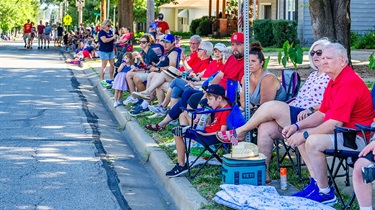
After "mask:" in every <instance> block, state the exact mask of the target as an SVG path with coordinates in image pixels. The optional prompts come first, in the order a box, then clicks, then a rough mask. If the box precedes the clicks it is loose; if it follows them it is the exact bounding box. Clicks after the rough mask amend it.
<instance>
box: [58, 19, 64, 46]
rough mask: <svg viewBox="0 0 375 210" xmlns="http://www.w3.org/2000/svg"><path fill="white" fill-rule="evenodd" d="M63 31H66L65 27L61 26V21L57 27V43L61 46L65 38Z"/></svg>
mask: <svg viewBox="0 0 375 210" xmlns="http://www.w3.org/2000/svg"><path fill="white" fill-rule="evenodd" d="M63 31H64V28H63V27H62V26H61V23H59V26H58V27H57V44H58V46H59V47H61V42H62V39H63Z"/></svg>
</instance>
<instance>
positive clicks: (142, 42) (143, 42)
mask: <svg viewBox="0 0 375 210" xmlns="http://www.w3.org/2000/svg"><path fill="white" fill-rule="evenodd" d="M139 43H140V44H146V43H147V41H139Z"/></svg>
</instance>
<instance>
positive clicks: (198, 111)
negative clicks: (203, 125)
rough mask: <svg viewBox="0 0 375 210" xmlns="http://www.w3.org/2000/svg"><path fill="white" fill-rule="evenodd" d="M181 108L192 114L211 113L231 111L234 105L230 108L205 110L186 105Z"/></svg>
mask: <svg viewBox="0 0 375 210" xmlns="http://www.w3.org/2000/svg"><path fill="white" fill-rule="evenodd" d="M181 110H183V111H187V112H190V113H192V114H195V115H197V114H211V113H217V112H224V111H229V110H232V107H229V108H221V109H214V110H204V109H203V108H198V109H187V108H184V107H181Z"/></svg>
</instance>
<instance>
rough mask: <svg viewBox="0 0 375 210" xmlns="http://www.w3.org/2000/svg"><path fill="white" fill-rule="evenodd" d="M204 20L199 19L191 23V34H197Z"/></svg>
mask: <svg viewBox="0 0 375 210" xmlns="http://www.w3.org/2000/svg"><path fill="white" fill-rule="evenodd" d="M202 20H203V19H202V18H199V19H194V20H192V21H191V24H190V32H191V33H192V34H197V28H198V27H199V24H200V23H201V21H202Z"/></svg>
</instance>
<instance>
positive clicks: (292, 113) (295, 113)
mask: <svg viewBox="0 0 375 210" xmlns="http://www.w3.org/2000/svg"><path fill="white" fill-rule="evenodd" d="M303 110H305V109H303V108H299V107H296V106H289V111H290V123H291V124H294V123H296V122H297V116H298V114H299V113H300V112H302V111H303Z"/></svg>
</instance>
